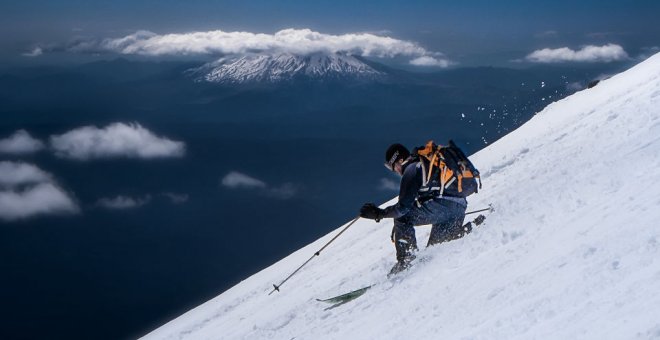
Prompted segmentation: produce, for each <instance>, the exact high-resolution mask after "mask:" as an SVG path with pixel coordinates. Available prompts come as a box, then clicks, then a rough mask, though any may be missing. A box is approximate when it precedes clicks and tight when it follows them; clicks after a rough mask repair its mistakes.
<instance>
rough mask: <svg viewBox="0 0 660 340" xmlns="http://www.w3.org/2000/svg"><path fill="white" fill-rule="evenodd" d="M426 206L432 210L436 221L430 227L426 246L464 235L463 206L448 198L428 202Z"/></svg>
mask: <svg viewBox="0 0 660 340" xmlns="http://www.w3.org/2000/svg"><path fill="white" fill-rule="evenodd" d="M428 208H429V209H430V210H432V211H433V212H434V215H435V217H436V221H435V222H434V223H433V227H432V228H431V235H429V241H428V244H427V245H426V246H427V247H428V246H431V245H434V244H438V243H442V242H447V241H451V240H455V239H458V238H460V237H462V236H463V235H464V232H463V221H464V220H465V208H466V207H465V206H463V205H461V204H459V203H456V202H453V201H449V200H437V201H433V202H432V204H429V205H428Z"/></svg>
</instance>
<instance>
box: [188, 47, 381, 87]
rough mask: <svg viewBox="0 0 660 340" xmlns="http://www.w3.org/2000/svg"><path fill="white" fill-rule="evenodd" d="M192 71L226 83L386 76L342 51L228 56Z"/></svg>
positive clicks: (196, 75)
mask: <svg viewBox="0 0 660 340" xmlns="http://www.w3.org/2000/svg"><path fill="white" fill-rule="evenodd" d="M190 73H191V74H192V75H193V76H194V78H195V79H196V80H197V81H207V82H214V83H223V84H243V83H254V82H270V83H277V82H282V81H289V80H293V79H315V80H347V79H350V80H375V79H379V78H381V77H383V76H384V75H385V73H383V72H381V71H378V70H376V69H374V68H373V67H371V66H369V65H368V64H366V63H365V62H363V61H361V60H360V59H358V58H356V57H354V56H351V55H348V54H339V53H316V54H311V55H295V54H291V53H279V54H251V55H244V56H240V57H228V58H222V59H220V60H218V61H215V62H212V63H208V64H205V65H203V66H201V67H200V68H197V69H194V70H191V71H190Z"/></svg>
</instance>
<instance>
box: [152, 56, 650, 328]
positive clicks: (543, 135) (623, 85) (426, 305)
mask: <svg viewBox="0 0 660 340" xmlns="http://www.w3.org/2000/svg"><path fill="white" fill-rule="evenodd" d="M658 107H660V53H659V54H656V55H655V56H653V57H651V58H649V59H648V60H646V61H644V62H642V63H640V64H638V65H636V66H634V67H633V68H631V69H629V70H627V71H625V72H623V73H621V74H618V75H616V76H613V77H611V78H609V79H607V80H603V81H602V82H600V83H599V84H598V85H597V86H596V87H594V88H591V89H587V90H583V91H581V92H578V93H576V94H574V95H572V96H570V97H566V98H564V99H562V100H560V101H557V102H555V103H552V104H550V105H548V106H547V107H546V108H545V109H544V110H543V111H542V112H540V113H539V114H537V115H536V116H535V117H533V118H532V119H531V120H530V121H528V122H527V123H525V124H524V125H522V126H521V127H520V128H518V129H517V130H515V131H513V132H511V133H510V134H508V135H506V136H505V137H503V138H502V139H500V140H498V141H497V142H495V143H493V144H491V145H489V146H488V147H487V148H485V149H483V150H481V151H479V152H478V153H476V154H475V155H472V156H471V160H472V161H473V163H474V164H475V165H476V166H477V167H478V168H479V169H480V170H481V174H482V180H483V189H482V190H480V192H479V193H478V194H476V195H473V196H470V198H469V207H468V210H474V209H479V208H483V207H485V206H487V205H488V204H489V203H493V206H494V208H495V212H493V213H491V214H489V215H488V217H487V218H486V221H485V223H484V224H482V225H481V226H479V227H478V228H476V229H475V230H474V231H472V233H471V234H469V235H467V236H466V237H464V238H462V239H459V240H455V241H452V242H448V243H443V244H440V245H436V246H433V247H429V248H426V249H422V250H420V253H419V254H418V255H419V256H423V257H424V258H425V259H427V260H426V261H423V262H421V263H419V264H416V265H414V266H413V267H412V268H411V269H409V270H408V271H406V272H404V273H402V275H403V276H402V277H401V279H400V280H397V282H394V283H393V282H391V281H388V280H386V279H385V278H384V277H385V275H386V273H387V272H388V270H389V268H390V267H391V266H392V265H393V264H394V261H395V259H394V249H393V247H392V245H391V243H390V241H389V240H390V232H391V230H392V220H391V219H387V220H384V221H381V222H380V223H376V222H374V221H371V220H364V219H360V220H358V221H357V222H356V223H355V224H354V225H353V226H352V227H351V228H350V229H348V230H347V231H346V232H345V233H344V234H342V236H341V237H340V238H337V239H336V240H335V242H334V243H332V244H331V245H330V246H329V247H327V248H326V249H325V250H324V252H323V253H321V254H320V256H316V257H314V260H313V261H312V262H310V263H309V264H308V265H307V266H306V267H304V268H303V269H302V270H300V271H299V272H298V273H297V274H296V275H295V276H293V277H291V279H290V280H289V281H287V282H286V285H283V286H281V287H280V291H279V292H275V293H273V294H272V295H268V293H269V292H270V291H271V290H272V289H273V286H272V285H273V284H276V283H279V282H280V281H281V280H282V279H283V278H284V277H286V276H287V275H288V274H290V273H291V272H292V271H293V270H294V269H295V268H297V267H298V266H300V265H301V264H302V263H303V262H305V261H306V260H307V259H309V258H310V256H312V255H313V254H314V253H315V252H316V251H317V250H319V249H320V248H321V247H322V246H323V245H324V244H326V243H327V242H328V241H329V240H330V239H331V238H333V237H334V236H335V235H337V233H338V232H339V231H340V229H342V228H343V226H342V227H340V228H337V229H336V230H334V231H333V232H331V233H328V234H327V235H325V236H323V237H321V238H320V239H318V240H317V241H315V242H313V243H311V244H309V245H308V246H306V247H303V248H302V249H300V250H298V251H296V252H294V253H293V254H291V255H289V256H287V257H286V258H284V259H282V260H280V261H278V262H277V263H275V264H273V265H272V266H270V267H268V268H265V269H264V270H262V271H260V272H258V273H256V274H254V275H252V276H251V277H249V278H247V279H245V280H244V281H242V282H241V283H239V284H237V285H236V286H234V287H232V288H231V289H229V290H227V291H226V292H224V293H222V294H221V295H219V296H217V297H216V298H214V299H212V300H210V301H208V302H206V303H204V304H202V305H200V306H198V307H196V308H194V309H192V310H190V311H188V312H187V313H185V314H183V315H181V316H180V317H178V318H177V319H175V320H173V321H171V322H169V323H167V324H165V325H163V326H161V327H160V328H158V329H156V330H154V331H153V332H151V333H150V334H148V335H146V336H145V338H146V339H293V338H295V339H507V340H510V339H658V338H660V321H658V317H657V316H658V315H659V314H660V228H659V227H658V221H660V209H658V207H659V206H660V137H659V136H660V110H658ZM444 138H446V136H445V137H444ZM374 166H376V165H374ZM393 203H395V200H394V199H393V200H392V201H390V202H387V203H386V204H387V205H389V204H393ZM416 231H417V240H418V244H419V245H422V244H424V243H426V240H427V239H428V235H429V232H430V228H429V227H428V226H421V227H418V228H416ZM374 283H380V284H378V285H376V286H374V287H373V288H371V289H369V291H367V292H366V293H365V294H364V295H363V296H361V297H359V298H358V299H356V300H354V301H351V302H350V303H347V304H345V305H342V306H340V307H338V308H335V309H331V310H324V308H325V307H327V305H324V304H322V303H320V302H317V301H316V300H315V298H327V297H332V296H336V295H339V294H342V293H346V292H348V291H352V290H355V289H358V288H362V287H365V286H367V285H370V284H374Z"/></svg>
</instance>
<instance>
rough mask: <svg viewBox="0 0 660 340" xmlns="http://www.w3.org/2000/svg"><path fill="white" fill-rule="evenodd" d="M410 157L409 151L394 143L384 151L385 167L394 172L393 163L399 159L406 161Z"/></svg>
mask: <svg viewBox="0 0 660 340" xmlns="http://www.w3.org/2000/svg"><path fill="white" fill-rule="evenodd" d="M408 156H410V151H408V149H406V147H405V146H403V145H401V144H399V143H396V144H392V145H390V147H389V148H387V151H385V167H386V168H388V169H390V170H391V171H394V163H396V162H397V161H398V160H400V159H407V158H408Z"/></svg>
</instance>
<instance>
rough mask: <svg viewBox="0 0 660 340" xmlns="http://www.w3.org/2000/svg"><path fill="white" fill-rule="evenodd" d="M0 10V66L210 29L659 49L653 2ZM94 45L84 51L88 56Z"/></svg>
mask: <svg viewBox="0 0 660 340" xmlns="http://www.w3.org/2000/svg"><path fill="white" fill-rule="evenodd" d="M2 8H3V10H2V11H0V28H1V29H0V49H1V50H2V52H1V54H0V63H1V64H4V65H7V64H14V63H25V62H30V63H34V62H45V61H49V60H50V61H53V60H60V61H61V60H80V59H82V60H84V59H85V58H84V57H82V56H83V55H84V53H81V51H80V50H78V51H77V52H75V53H67V55H66V56H64V57H62V56H60V57H59V59H54V58H50V59H49V58H48V54H51V53H48V52H49V50H48V48H51V49H52V50H57V51H60V52H61V50H62V48H59V49H58V48H53V46H60V47H61V46H64V45H67V44H71V42H72V41H90V40H94V41H101V40H103V39H118V38H122V37H127V36H129V35H131V34H134V33H136V32H139V31H148V32H151V33H154V34H157V35H165V34H185V33H191V32H213V31H222V32H237V31H240V32H250V33H253V34H259V33H262V34H268V35H274V34H276V33H277V32H279V31H282V30H285V29H296V30H303V29H308V30H310V31H312V32H317V33H320V34H326V35H332V36H342V35H348V34H360V33H369V34H374V35H377V36H381V37H383V36H385V37H390V38H393V39H397V40H400V41H405V42H412V43H414V44H416V45H417V46H419V47H422V48H423V49H425V50H426V51H427V52H428V53H427V54H426V55H421V54H416V55H405V57H407V58H404V60H405V61H404V62H410V61H411V60H414V59H416V58H419V57H423V56H424V57H433V58H435V60H444V61H448V62H449V63H438V62H427V63H426V66H434V67H446V66H449V65H473V64H481V65H490V64H502V63H512V62H516V61H519V60H520V59H525V57H527V56H528V55H529V54H531V53H533V52H534V51H537V50H540V49H558V48H568V49H570V50H571V51H573V52H579V51H580V50H581V49H582V48H583V47H585V46H598V47H602V46H606V45H608V44H613V45H617V46H620V47H621V49H622V50H623V51H624V52H625V53H626V55H627V56H628V57H629V58H637V57H639V56H640V55H643V54H644V55H647V54H650V53H651V52H652V51H654V50H656V49H657V48H658V46H660V25H657V24H655V20H657V18H656V17H655V15H656V14H657V13H660V2H657V1H622V0H617V1H614V0H609V1H608V0H606V1H595V0H588V1H580V2H579V3H574V2H569V1H564V0H557V1H552V2H550V1H546V2H530V1H518V0H516V1H499V2H497V3H495V2H492V1H482V0H478V1H470V2H469V3H465V2H456V1H407V2H403V1H390V0H385V1H362V2H359V3H355V2H353V1H344V0H338V1H314V2H309V1H278V2H273V1H262V0H260V1H249V2H248V1H245V2H244V1H201V0H197V1H186V2H177V1H167V0H166V1H93V2H92V1H74V0H62V1H57V2H53V1H37V0H27V1H20V2H13V3H7V4H3V5H2ZM37 48H39V49H37ZM649 51H651V52H649ZM51 52H52V51H51ZM67 52H71V51H67ZM87 52H89V51H87ZM98 52H99V51H98V50H94V51H93V53H87V56H89V55H94V56H96V57H98V54H99V53H98ZM216 52H217V51H216ZM116 53H117V51H112V53H108V51H105V50H104V51H103V53H101V54H102V55H103V56H104V57H113V54H116ZM120 54H121V53H120ZM35 57H39V58H35ZM51 57H52V55H51ZM114 57H116V55H114ZM167 57H181V55H180V54H179V55H170V56H167ZM388 58H389V57H388ZM427 61H428V59H427ZM606 61H607V60H605V59H600V60H598V62H606ZM413 64H414V63H413ZM418 64H423V62H419V63H418Z"/></svg>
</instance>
